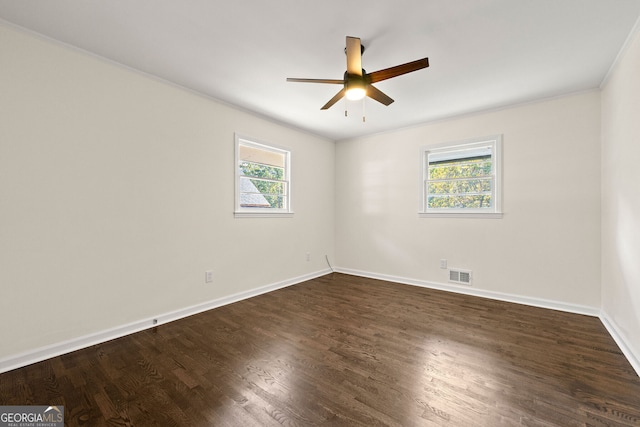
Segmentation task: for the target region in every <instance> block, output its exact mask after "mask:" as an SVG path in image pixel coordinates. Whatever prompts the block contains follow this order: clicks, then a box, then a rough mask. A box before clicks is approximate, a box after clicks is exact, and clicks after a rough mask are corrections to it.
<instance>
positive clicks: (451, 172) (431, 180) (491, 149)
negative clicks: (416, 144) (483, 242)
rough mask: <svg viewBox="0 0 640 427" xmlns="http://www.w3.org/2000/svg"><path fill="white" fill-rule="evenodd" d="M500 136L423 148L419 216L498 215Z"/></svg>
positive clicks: (500, 214) (498, 216)
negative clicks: (420, 208) (420, 209)
mask: <svg viewBox="0 0 640 427" xmlns="http://www.w3.org/2000/svg"><path fill="white" fill-rule="evenodd" d="M501 146H502V136H501V135H496V136H491V137H487V138H477V139H472V140H467V141H459V142H453V143H446V144H438V145H434V146H430V147H424V148H423V149H422V182H423V185H422V211H421V212H420V214H421V216H463V217H464V216H476V217H491V218H500V217H501V216H502V207H501V184H502V183H501V158H500V157H501V148H502V147H501Z"/></svg>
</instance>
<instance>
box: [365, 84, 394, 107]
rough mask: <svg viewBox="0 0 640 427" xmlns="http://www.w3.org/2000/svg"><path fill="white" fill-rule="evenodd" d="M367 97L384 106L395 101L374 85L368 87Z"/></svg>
mask: <svg viewBox="0 0 640 427" xmlns="http://www.w3.org/2000/svg"><path fill="white" fill-rule="evenodd" d="M367 96H368V97H369V98H371V99H375V100H376V101H378V102H379V103H381V104H384V105H389V104H391V103H392V102H393V99H391V98H389V97H388V96H387V95H386V94H385V93H384V92H382V91H381V90H380V89H378V88H375V87H373V86H372V85H369V86H367Z"/></svg>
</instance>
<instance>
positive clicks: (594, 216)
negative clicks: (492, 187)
mask: <svg viewBox="0 0 640 427" xmlns="http://www.w3.org/2000/svg"><path fill="white" fill-rule="evenodd" d="M493 134H503V136H504V140H503V168H504V174H503V176H504V181H503V186H504V192H503V196H504V197H503V211H504V217H503V218H502V219H466V218H465V219H462V218H455V219H449V218H418V210H419V200H420V158H419V153H420V147H421V146H423V145H429V144H437V143H441V142H447V141H457V140H463V139H468V138H473V137H482V136H487V135H493ZM336 161H337V163H336V181H337V183H338V187H337V190H336V192H337V194H336V204H337V206H338V207H339V209H338V210H337V214H336V264H337V265H338V266H339V267H340V268H341V269H343V270H345V271H353V272H356V273H365V274H367V275H373V276H374V277H375V276H376V275H378V276H384V277H392V278H405V279H411V280H418V281H425V282H431V283H435V284H441V283H446V282H447V278H448V277H447V271H446V270H443V269H440V268H439V260H440V259H442V258H444V259H447V260H448V264H449V266H450V267H458V268H463V269H470V270H472V271H473V280H474V283H473V289H481V290H486V291H489V292H492V293H499V294H510V295H518V296H520V297H526V298H533V299H538V300H548V301H552V302H559V303H562V304H564V305H576V306H579V307H576V308H577V310H578V311H580V310H582V308H586V311H593V312H595V313H597V310H598V308H599V306H600V99H599V92H598V91H593V92H589V93H583V94H577V95H573V96H567V97H563V98H560V99H553V100H547V101H544V102H538V103H533V104H527V105H520V106H515V107H512V108H508V109H503V110H499V111H493V112H487V113H484V114H477V115H473V116H467V117H461V118H457V119H452V120H448V121H442V122H438V123H432V124H426V125H423V126H418V127H412V128H408V129H403V130H398V131H395V132H390V133H386V134H380V135H376V136H371V137H367V138H361V139H356V140H351V141H344V142H343V141H341V142H338V143H337V145H336Z"/></svg>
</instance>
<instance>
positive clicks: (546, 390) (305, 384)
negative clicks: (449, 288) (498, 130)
mask: <svg viewBox="0 0 640 427" xmlns="http://www.w3.org/2000/svg"><path fill="white" fill-rule="evenodd" d="M0 404H2V405H24V404H39V405H41V404H59V405H64V407H65V411H66V414H65V417H66V424H67V425H68V426H163V427H164V426H196V427H197V426H211V425H214V426H234V427H235V426H243V427H244V426H402V427H407V426H455V427H460V426H474V427H475V426H491V427H495V426H544V427H549V426H562V427H567V426H640V378H638V376H637V375H636V373H635V371H634V370H633V368H632V367H631V366H630V365H629V363H628V361H627V360H626V359H625V358H624V356H623V355H622V353H621V352H620V349H619V348H618V347H617V345H616V344H615V342H614V341H613V339H612V338H611V337H610V336H609V335H608V333H607V331H606V329H605V328H604V326H603V325H602V324H601V323H600V321H599V319H597V318H593V317H589V316H582V315H577V314H570V313H563V312H558V311H553V310H546V309H542V308H535V307H528V306H523V305H517V304H512V303H506V302H500V301H493V300H489V299H484V298H476V297H471V296H467V295H459V294H453V293H447V292H443V291H436V290H430V289H425V288H419V287H413V286H407V285H401V284H397V283H390V282H384V281H379V280H374V279H367V278H360V277H355V276H348V275H343V274H337V273H334V274H331V275H327V276H323V277H320V278H317V279H313V280H310V281H308V282H305V283H301V284H298V285H295V286H291V287H288V288H284V289H281V290H278V291H275V292H271V293H268V294H264V295H260V296H258V297H255V298H251V299H249V300H245V301H241V302H237V303H234V304H230V305H227V306H223V307H219V308H217V309H214V310H210V311H208V312H205V313H201V314H198V315H195V316H191V317H188V318H185V319H182V320H179V321H176V322H172V323H169V324H165V325H160V326H158V327H156V328H153V329H149V330H146V331H142V332H139V333H136V334H133V335H130V336H127V337H123V338H120V339H117V340H113V341H109V342H106V343H103V344H99V345H96V346H92V347H89V348H86V349H83V350H79V351H76V352H73V353H70V354H66V355H62V356H59V357H56V358H52V359H49V360H46V361H43V362H40V363H36V364H33V365H31V366H27V367H25V368H21V369H16V370H14V371H10V372H7V373H4V374H0Z"/></svg>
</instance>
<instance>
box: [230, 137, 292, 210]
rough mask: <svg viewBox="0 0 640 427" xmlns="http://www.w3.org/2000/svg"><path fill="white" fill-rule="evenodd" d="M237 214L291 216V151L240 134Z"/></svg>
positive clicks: (237, 157) (237, 141)
mask: <svg viewBox="0 0 640 427" xmlns="http://www.w3.org/2000/svg"><path fill="white" fill-rule="evenodd" d="M235 139H236V209H235V216H236V217H242V216H287V215H290V214H291V213H292V212H291V200H290V198H291V191H290V187H291V183H290V178H289V176H290V168H291V161H290V158H291V153H290V152H289V151H287V150H283V149H280V148H276V147H273V146H269V145H266V144H263V143H259V142H255V141H252V140H249V139H246V138H243V137H241V136H239V135H236V138H235Z"/></svg>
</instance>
